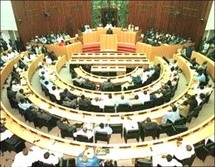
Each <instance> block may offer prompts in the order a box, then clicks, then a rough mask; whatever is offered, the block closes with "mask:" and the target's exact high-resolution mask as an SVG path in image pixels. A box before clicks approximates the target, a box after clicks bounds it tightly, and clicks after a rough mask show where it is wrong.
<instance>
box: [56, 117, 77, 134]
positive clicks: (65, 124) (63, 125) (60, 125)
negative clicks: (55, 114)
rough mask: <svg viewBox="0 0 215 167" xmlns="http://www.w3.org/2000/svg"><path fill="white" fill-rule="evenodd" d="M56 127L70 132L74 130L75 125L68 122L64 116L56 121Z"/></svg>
mask: <svg viewBox="0 0 215 167" xmlns="http://www.w3.org/2000/svg"><path fill="white" fill-rule="evenodd" d="M57 127H58V128H59V129H60V130H64V131H68V132H71V133H74V132H76V127H75V126H73V125H71V124H70V122H69V121H68V120H67V119H66V118H61V119H60V120H58V121H57Z"/></svg>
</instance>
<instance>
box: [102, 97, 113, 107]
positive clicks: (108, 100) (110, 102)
mask: <svg viewBox="0 0 215 167" xmlns="http://www.w3.org/2000/svg"><path fill="white" fill-rule="evenodd" d="M103 101H104V105H106V106H116V99H115V98H113V97H112V94H109V95H108V97H107V98H104V99H103Z"/></svg>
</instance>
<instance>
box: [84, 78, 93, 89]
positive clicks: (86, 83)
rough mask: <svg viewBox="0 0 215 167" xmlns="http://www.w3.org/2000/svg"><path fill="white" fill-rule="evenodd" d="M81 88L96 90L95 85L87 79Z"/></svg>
mask: <svg viewBox="0 0 215 167" xmlns="http://www.w3.org/2000/svg"><path fill="white" fill-rule="evenodd" d="M83 86H84V87H85V88H86V89H90V90H95V89H96V84H95V83H94V82H92V81H90V80H89V79H86V80H85V82H84V83H83Z"/></svg>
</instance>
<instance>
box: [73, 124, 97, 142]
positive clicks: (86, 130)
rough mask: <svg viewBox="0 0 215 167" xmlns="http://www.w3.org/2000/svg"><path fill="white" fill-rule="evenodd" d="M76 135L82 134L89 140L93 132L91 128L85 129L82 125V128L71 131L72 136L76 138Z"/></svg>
mask: <svg viewBox="0 0 215 167" xmlns="http://www.w3.org/2000/svg"><path fill="white" fill-rule="evenodd" d="M77 135H83V136H86V137H87V138H88V139H89V140H90V139H91V138H92V137H93V136H94V133H93V131H92V130H90V129H87V127H86V126H85V127H83V128H82V129H80V130H78V131H77V132H75V133H73V136H74V137H75V138H76V137H77Z"/></svg>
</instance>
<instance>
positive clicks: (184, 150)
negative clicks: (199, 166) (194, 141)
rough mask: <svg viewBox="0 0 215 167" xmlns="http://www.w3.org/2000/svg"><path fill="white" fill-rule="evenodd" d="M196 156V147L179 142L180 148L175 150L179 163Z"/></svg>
mask: <svg viewBox="0 0 215 167" xmlns="http://www.w3.org/2000/svg"><path fill="white" fill-rule="evenodd" d="M194 154H195V150H194V146H193V145H191V144H187V143H184V142H179V144H178V147H176V148H175V151H174V156H175V158H176V159H177V160H178V161H180V162H181V161H182V160H184V159H187V158H191V157H192V155H194Z"/></svg>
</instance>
